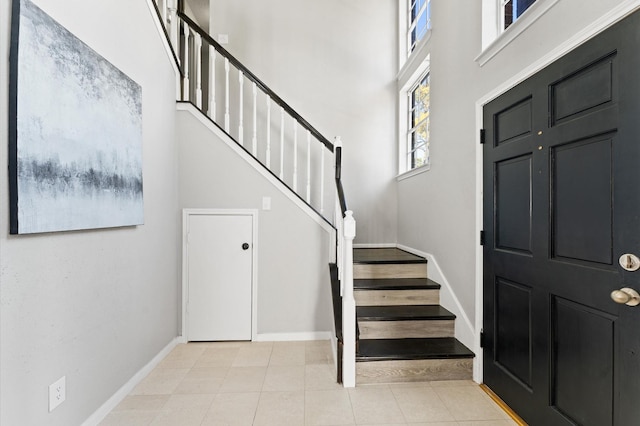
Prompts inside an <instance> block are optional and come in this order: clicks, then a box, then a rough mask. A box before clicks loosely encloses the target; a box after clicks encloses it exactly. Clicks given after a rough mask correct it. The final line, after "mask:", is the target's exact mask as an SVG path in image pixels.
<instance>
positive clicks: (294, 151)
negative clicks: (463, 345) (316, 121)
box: [153, 0, 356, 387]
mask: <svg viewBox="0 0 640 426" xmlns="http://www.w3.org/2000/svg"><path fill="white" fill-rule="evenodd" d="M153 2H154V5H155V8H156V12H157V15H158V18H159V19H160V21H161V22H162V23H163V27H164V30H165V35H166V37H167V38H168V40H169V42H170V45H171V46H172V48H173V52H174V58H175V60H176V62H177V64H178V66H179V68H180V71H181V73H182V75H181V77H182V78H181V84H180V87H179V92H180V94H181V95H180V97H179V99H178V100H180V101H183V102H189V103H191V104H193V105H194V106H195V107H196V108H198V109H199V110H200V111H201V112H202V113H203V114H204V115H206V116H207V117H208V118H209V119H210V120H211V121H212V122H214V123H215V124H216V125H218V127H220V128H221V129H222V130H224V131H225V132H226V133H227V134H228V135H229V136H230V137H231V138H232V139H234V140H235V141H236V143H238V144H239V145H240V146H241V147H243V148H244V149H245V150H246V151H247V152H248V153H249V154H250V155H252V156H253V157H254V158H255V159H256V160H257V161H259V162H260V163H261V164H262V165H263V166H264V167H266V168H267V170H269V171H270V172H271V173H272V174H273V175H274V176H275V177H277V178H278V179H279V180H280V181H281V182H282V183H283V184H285V185H286V186H287V187H288V188H289V189H290V190H291V191H292V192H293V193H295V194H296V195H297V196H298V197H299V198H300V199H301V200H302V201H303V202H305V203H306V204H307V205H308V206H309V207H311V208H312V209H313V210H315V211H316V213H318V214H319V215H320V216H321V217H322V218H323V219H324V220H325V221H326V222H328V223H329V224H331V225H332V226H333V227H334V228H335V229H336V264H337V266H338V271H339V279H340V288H341V295H342V328H343V329H342V336H343V356H342V378H343V385H344V386H345V387H354V386H355V377H356V372H355V354H356V309H355V299H354V296H353V240H354V238H355V235H356V221H355V219H354V218H353V212H352V211H351V210H347V204H346V201H345V195H344V189H343V186H342V142H341V140H340V138H339V137H337V138H336V139H335V146H334V144H332V143H331V142H329V140H328V139H327V138H325V137H324V136H322V135H321V134H320V132H318V131H317V130H316V129H315V128H314V127H313V126H311V125H310V124H309V123H308V122H307V121H306V120H305V119H304V118H302V117H301V116H300V115H299V114H298V113H297V112H296V111H295V110H294V109H293V108H291V107H290V106H289V105H288V104H287V103H286V102H285V101H284V100H282V98H280V97H279V96H278V95H277V94H276V93H275V92H274V91H273V90H271V89H270V88H269V87H268V86H267V85H266V84H265V83H264V82H262V81H261V80H260V79H259V78H258V77H257V76H255V75H254V74H253V73H252V72H251V71H250V70H249V69H248V68H247V67H245V66H244V65H243V64H242V63H241V62H240V61H239V60H237V59H236V58H235V57H233V56H232V55H231V54H230V53H229V52H228V51H227V50H226V49H224V48H223V47H222V46H221V45H220V44H219V43H218V42H217V41H215V40H214V39H213V38H212V37H211V36H210V35H209V34H208V33H207V32H206V31H204V30H202V29H201V28H200V27H199V26H198V25H197V24H196V23H195V22H194V21H193V20H192V19H191V18H189V17H188V16H187V15H185V14H184V13H182V10H183V7H182V0H153ZM245 86H248V89H246V88H245ZM232 94H233V95H232ZM246 121H248V122H249V123H248V124H246ZM287 128H288V129H289V131H287ZM330 155H333V156H334V163H333V165H334V166H335V173H334V178H335V192H334V193H332V191H326V187H327V186H329V185H326V183H327V182H326V181H325V180H326V179H327V177H328V176H330V175H331V173H329V171H330V168H331V167H332V165H331V164H330V162H327V161H326V157H327V156H330ZM287 165H288V166H287ZM331 186H333V185H331ZM332 198H333V200H332ZM330 202H334V206H335V214H334V217H333V218H331V217H330V216H329V215H328V214H327V213H326V212H325V210H326V209H325V206H327V205H329V203H330ZM338 362H340V360H338Z"/></svg>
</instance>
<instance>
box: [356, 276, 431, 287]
mask: <svg viewBox="0 0 640 426" xmlns="http://www.w3.org/2000/svg"><path fill="white" fill-rule="evenodd" d="M353 288H354V290H440V288H441V285H440V284H438V283H437V282H435V281H433V280H430V279H429V278H379V279H372V278H369V279H367V278H362V279H354V280H353Z"/></svg>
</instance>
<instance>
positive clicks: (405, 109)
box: [398, 46, 433, 180]
mask: <svg viewBox="0 0 640 426" xmlns="http://www.w3.org/2000/svg"><path fill="white" fill-rule="evenodd" d="M427 47H428V46H427ZM418 55H422V56H423V57H424V59H423V60H422V61H421V62H416V61H415V60H416V59H418ZM429 72H430V55H429V53H428V50H427V49H425V48H421V49H420V50H419V51H418V52H416V57H415V58H412V61H410V62H408V63H407V64H406V66H405V69H403V70H402V72H401V73H400V75H399V77H398V87H399V90H398V180H402V179H406V178H408V177H411V176H415V175H417V174H420V173H423V172H426V171H428V170H429V169H430V168H431V161H429V162H428V163H427V164H425V165H423V166H419V167H416V168H414V169H410V168H409V164H408V155H409V140H408V137H409V130H410V128H409V124H410V120H411V117H410V114H411V109H410V107H409V99H410V96H411V92H412V90H413V88H415V87H416V86H417V84H418V83H419V82H420V81H422V79H423V78H424V76H425V75H426V74H428V73H429ZM429 103H430V105H431V104H432V103H433V102H431V99H430V102H429Z"/></svg>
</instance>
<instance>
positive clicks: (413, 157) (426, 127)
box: [406, 72, 430, 170]
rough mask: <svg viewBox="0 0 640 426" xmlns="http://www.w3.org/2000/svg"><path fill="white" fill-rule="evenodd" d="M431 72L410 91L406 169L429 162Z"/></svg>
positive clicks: (423, 76)
mask: <svg viewBox="0 0 640 426" xmlns="http://www.w3.org/2000/svg"><path fill="white" fill-rule="evenodd" d="M429 88H430V80H429V72H427V73H426V74H424V75H422V77H420V79H419V80H418V82H417V83H416V84H415V85H414V86H413V87H412V89H411V90H410V91H409V93H408V94H409V125H408V126H407V127H408V129H409V131H408V133H407V164H406V170H412V169H415V168H417V167H421V166H426V165H428V164H429V131H430V117H429V108H430V101H429Z"/></svg>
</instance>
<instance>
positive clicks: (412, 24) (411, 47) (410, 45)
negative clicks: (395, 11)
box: [400, 0, 431, 57]
mask: <svg viewBox="0 0 640 426" xmlns="http://www.w3.org/2000/svg"><path fill="white" fill-rule="evenodd" d="M417 1H418V0H406V2H407V4H406V7H407V10H406V12H405V14H404V16H406V17H407V20H406V25H407V30H406V42H407V44H406V48H405V52H406V55H407V57H409V56H411V53H413V51H415V50H416V49H417V48H418V45H420V44H421V42H422V40H424V39H425V38H427V35H428V34H429V33H430V32H431V13H430V12H431V0H426V1H425V2H424V5H422V7H421V8H420V10H419V11H418V13H417V15H416V18H415V19H411V12H412V11H413V6H414V4H415V3H416V2H417ZM422 15H426V18H427V24H426V27H425V29H424V33H422V34H420V37H419V38H418V39H417V40H416V41H415V42H413V40H412V38H413V37H412V35H413V31H414V30H415V29H416V27H417V25H418V22H419V21H420V18H421V17H422ZM400 16H402V15H400Z"/></svg>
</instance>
